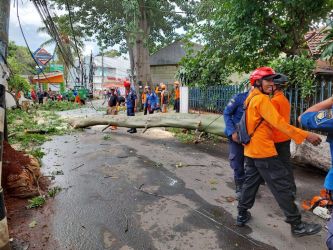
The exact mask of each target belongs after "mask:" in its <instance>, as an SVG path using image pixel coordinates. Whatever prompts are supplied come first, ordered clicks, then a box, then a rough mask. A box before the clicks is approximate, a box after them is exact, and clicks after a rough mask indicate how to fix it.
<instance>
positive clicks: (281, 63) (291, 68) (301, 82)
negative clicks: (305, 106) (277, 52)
mask: <svg viewBox="0 0 333 250" xmlns="http://www.w3.org/2000/svg"><path fill="white" fill-rule="evenodd" d="M270 66H271V67H272V68H274V69H275V71H276V72H279V73H283V74H285V75H287V76H288V78H289V81H288V84H289V87H297V88H299V89H300V90H301V95H302V97H304V98H306V97H309V96H311V95H312V94H313V93H314V91H315V85H314V84H313V82H314V80H315V74H314V70H315V61H314V60H313V59H311V58H308V57H306V56H304V55H300V56H298V55H295V56H289V57H286V58H278V59H275V60H273V61H272V62H271V63H270Z"/></svg>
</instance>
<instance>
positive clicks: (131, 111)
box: [124, 81, 137, 134]
mask: <svg viewBox="0 0 333 250" xmlns="http://www.w3.org/2000/svg"><path fill="white" fill-rule="evenodd" d="M124 87H125V90H126V108H127V116H135V112H136V107H137V106H136V105H137V96H136V92H135V90H134V89H133V88H131V83H130V82H129V81H124ZM127 132H129V133H131V134H133V133H136V132H137V131H136V128H131V129H129V130H127Z"/></svg>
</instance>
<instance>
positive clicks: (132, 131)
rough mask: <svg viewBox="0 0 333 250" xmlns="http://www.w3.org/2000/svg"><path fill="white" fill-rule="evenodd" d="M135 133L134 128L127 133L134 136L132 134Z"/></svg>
mask: <svg viewBox="0 0 333 250" xmlns="http://www.w3.org/2000/svg"><path fill="white" fill-rule="evenodd" d="M136 132H137V131H136V128H133V129H132V130H131V131H129V133H131V134H134V133H136Z"/></svg>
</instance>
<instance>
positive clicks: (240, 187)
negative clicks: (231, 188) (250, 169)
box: [235, 180, 244, 200]
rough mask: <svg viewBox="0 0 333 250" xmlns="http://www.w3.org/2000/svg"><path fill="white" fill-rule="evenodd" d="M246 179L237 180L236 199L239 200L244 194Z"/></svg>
mask: <svg viewBox="0 0 333 250" xmlns="http://www.w3.org/2000/svg"><path fill="white" fill-rule="evenodd" d="M243 183H244V181H243V180H242V181H239V180H235V186H236V200H239V199H240V197H241V194H242V187H243Z"/></svg>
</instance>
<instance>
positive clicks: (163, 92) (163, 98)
mask: <svg viewBox="0 0 333 250" xmlns="http://www.w3.org/2000/svg"><path fill="white" fill-rule="evenodd" d="M179 93H180V91H179V82H178V81H175V82H174V101H175V102H174V110H175V111H176V113H179V97H180V94H179ZM170 97H171V96H170V92H169V91H168V89H167V86H166V84H164V83H160V84H159V85H157V86H156V88H155V90H153V89H152V88H151V87H150V86H145V87H144V89H143V92H142V95H141V104H142V106H143V110H144V115H146V114H147V113H149V114H153V113H154V111H161V112H162V113H167V112H168V106H169V104H170Z"/></svg>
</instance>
